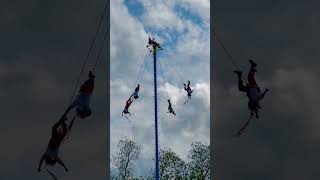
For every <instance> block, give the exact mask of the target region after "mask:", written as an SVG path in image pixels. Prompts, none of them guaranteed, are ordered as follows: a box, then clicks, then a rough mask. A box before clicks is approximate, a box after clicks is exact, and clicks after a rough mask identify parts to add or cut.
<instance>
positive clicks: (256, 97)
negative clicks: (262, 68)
mask: <svg viewBox="0 0 320 180" xmlns="http://www.w3.org/2000/svg"><path fill="white" fill-rule="evenodd" d="M249 62H250V64H251V67H250V71H249V74H248V77H247V78H248V83H247V84H246V86H245V85H243V81H242V78H241V77H242V72H241V71H234V73H236V74H237V76H238V89H239V91H242V92H246V93H247V96H248V98H249V102H248V107H249V110H250V115H251V116H253V115H254V114H255V115H256V118H259V114H258V111H259V109H261V106H260V104H259V101H260V100H262V99H263V98H264V96H265V94H266V93H267V92H268V91H269V89H266V90H265V91H264V92H263V93H261V90H260V88H259V86H258V85H257V83H256V80H255V73H256V72H257V70H256V67H257V64H256V63H255V62H254V61H253V60H251V59H249Z"/></svg>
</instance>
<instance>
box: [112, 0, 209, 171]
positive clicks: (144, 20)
mask: <svg viewBox="0 0 320 180" xmlns="http://www.w3.org/2000/svg"><path fill="white" fill-rule="evenodd" d="M209 22H210V2H209V1H206V0H203V1H192V0H184V1H160V0H151V1H150V0H133V1H131V0H130V1H129V0H127V1H123V0H115V1H112V2H111V16H110V25H111V32H110V46H111V47H110V53H111V60H110V61H111V64H110V71H111V72H110V88H111V89H110V103H111V104H110V105H111V107H110V116H111V120H110V121H111V125H110V127H111V129H110V133H111V135H110V142H111V144H110V148H111V154H114V153H115V152H117V141H118V139H119V138H120V137H121V136H122V135H125V136H130V137H132V138H133V139H134V140H135V141H136V142H137V143H139V144H141V145H142V146H143V150H142V157H141V159H140V160H139V161H137V163H136V164H135V165H136V167H137V168H136V172H135V173H136V175H139V176H140V175H141V176H146V175H147V173H148V171H149V170H150V168H152V167H153V166H154V165H153V161H152V158H153V157H154V120H153V118H154V114H153V110H154V109H153V76H152V70H153V69H152V67H153V62H152V59H151V55H150V57H149V58H148V60H147V64H146V69H145V72H144V74H143V76H142V78H141V81H140V85H141V87H140V98H139V99H138V100H136V101H134V103H133V104H132V106H131V107H130V112H131V113H132V115H133V116H132V117H131V121H132V122H129V121H128V120H127V119H125V118H124V117H122V116H121V112H122V110H123V108H124V105H125V101H126V100H127V98H128V97H129V96H130V95H131V93H132V91H133V90H134V88H135V87H134V86H135V84H134V83H135V80H136V78H137V76H138V74H139V69H140V66H141V64H142V63H143V59H144V56H145V55H146V53H147V52H148V50H147V48H146V44H147V40H148V39H147V38H148V35H150V36H152V37H155V38H156V40H158V41H159V42H160V44H161V45H162V46H163V47H164V49H166V51H159V52H158V55H159V56H158V61H159V62H160V64H161V67H162V70H163V75H162V73H161V71H160V70H158V72H159V81H158V85H159V100H160V102H159V145H160V147H170V148H171V149H172V150H173V151H175V152H177V153H178V154H179V155H180V156H181V157H182V158H183V159H187V157H186V156H187V153H188V151H189V149H190V145H191V143H192V142H194V141H202V142H203V143H205V144H207V145H208V144H209V142H210V137H209V135H210V128H209V124H210V120H209V118H210V116H209V109H210V101H209V97H210V83H209V81H210V68H209V64H210V30H209V27H210V23H209ZM187 80H190V81H191V87H192V88H194V89H195V92H194V95H193V98H192V100H191V101H189V102H188V103H187V104H185V105H184V104H183V103H184V101H185V100H186V93H185V91H184V90H183V83H184V82H186V81H187ZM183 81H184V82H183ZM165 84H166V86H165ZM166 92H167V93H168V96H169V97H170V98H171V99H172V105H173V108H174V110H175V111H176V114H177V116H176V117H173V116H172V115H169V114H168V113H166V111H167V106H168V104H167V101H166V100H167V95H166ZM111 167H114V166H113V165H111Z"/></svg>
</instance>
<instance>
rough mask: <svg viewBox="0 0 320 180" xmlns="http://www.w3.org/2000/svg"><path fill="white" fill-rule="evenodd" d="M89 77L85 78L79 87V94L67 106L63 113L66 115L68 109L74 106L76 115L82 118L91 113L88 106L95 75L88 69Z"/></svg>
mask: <svg viewBox="0 0 320 180" xmlns="http://www.w3.org/2000/svg"><path fill="white" fill-rule="evenodd" d="M88 77H89V79H88V80H86V81H85V82H84V83H83V84H82V86H81V87H80V91H79V94H78V96H77V98H76V99H75V100H74V101H73V103H72V104H71V105H70V106H69V107H68V109H67V110H66V112H65V113H64V114H65V115H67V114H68V113H69V111H70V110H71V109H73V108H75V107H77V109H76V110H77V115H78V116H79V117H80V118H82V119H84V118H86V117H88V116H90V115H91V113H92V111H91V108H90V99H91V95H92V92H93V89H94V78H95V76H94V75H93V73H92V72H91V71H90V72H89V74H88Z"/></svg>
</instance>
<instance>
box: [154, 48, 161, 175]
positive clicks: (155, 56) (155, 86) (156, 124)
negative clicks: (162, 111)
mask: <svg viewBox="0 0 320 180" xmlns="http://www.w3.org/2000/svg"><path fill="white" fill-rule="evenodd" d="M153 76H154V124H155V126H154V128H155V143H156V174H155V175H156V180H159V179H160V178H159V157H158V101H157V99H158V97H157V45H156V44H153Z"/></svg>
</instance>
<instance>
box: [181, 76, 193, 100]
mask: <svg viewBox="0 0 320 180" xmlns="http://www.w3.org/2000/svg"><path fill="white" fill-rule="evenodd" d="M183 86H184V90H186V91H187V94H188V99H191V95H192V93H193V90H191V88H190V81H189V80H188V85H186V84H183Z"/></svg>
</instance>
